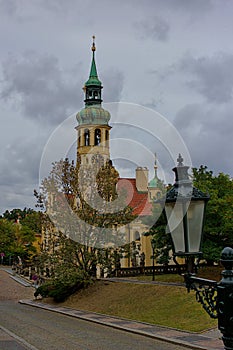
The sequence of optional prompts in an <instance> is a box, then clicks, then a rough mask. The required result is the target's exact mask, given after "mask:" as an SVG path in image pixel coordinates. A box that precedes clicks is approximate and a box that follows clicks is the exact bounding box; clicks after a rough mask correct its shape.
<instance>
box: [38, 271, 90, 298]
mask: <svg viewBox="0 0 233 350" xmlns="http://www.w3.org/2000/svg"><path fill="white" fill-rule="evenodd" d="M60 272H61V273H60V274H58V273H57V274H56V277H55V278H53V279H52V280H51V281H50V282H46V283H44V284H42V285H41V286H40V287H38V288H37V290H36V291H35V293H34V296H35V297H37V296H38V295H41V296H42V298H47V297H52V298H53V299H54V301H56V302H63V301H65V300H66V299H67V298H68V297H69V296H70V295H72V294H73V293H75V292H77V291H78V290H80V289H83V288H86V287H87V286H88V285H89V284H90V283H91V279H90V277H89V276H88V275H86V274H85V273H83V272H82V271H78V270H75V269H73V270H72V269H71V270H70V269H68V270H67V271H64V269H63V271H60Z"/></svg>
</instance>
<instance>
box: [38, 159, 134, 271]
mask: <svg viewBox="0 0 233 350" xmlns="http://www.w3.org/2000/svg"><path fill="white" fill-rule="evenodd" d="M95 171H96V170H95V169H94V173H91V170H90V169H89V171H86V169H85V168H80V165H79V164H78V165H77V166H75V165H74V162H69V160H68V159H65V160H61V161H59V162H55V163H54V164H53V167H52V170H51V173H50V175H49V177H48V178H45V179H44V180H43V182H42V185H41V188H40V192H39V193H36V196H37V199H38V202H39V205H41V203H42V204H44V207H45V208H46V215H48V216H49V220H50V221H51V222H52V223H53V224H54V228H55V229H54V232H55V231H57V234H58V235H59V233H62V234H63V239H62V244H61V245H60V246H59V249H57V252H56V254H60V257H59V258H58V261H59V259H61V254H62V257H63V258H62V261H63V263H64V259H65V258H64V257H65V256H68V258H67V259H65V260H66V261H68V260H70V261H72V264H73V265H75V266H76V267H77V268H79V269H82V270H83V271H85V272H86V273H88V274H90V275H91V274H93V271H94V270H95V266H96V263H97V258H98V256H99V255H98V254H97V253H98V250H99V249H103V248H104V246H105V245H106V242H107V244H108V245H109V246H110V245H111V246H112V247H114V246H118V245H121V240H122V235H121V233H120V228H121V226H122V225H125V224H127V223H128V222H130V221H131V220H132V219H133V218H134V216H133V215H132V209H131V208H129V207H126V208H124V207H123V206H122V203H121V200H118V198H117V193H116V188H115V187H116V182H117V180H118V176H119V175H118V172H117V171H116V170H115V168H114V167H113V166H112V164H111V163H110V162H109V163H108V164H106V165H105V166H103V167H101V168H100V169H98V171H96V172H95ZM94 177H95V179H94V180H95V181H93V178H94ZM113 201H114V202H113ZM110 203H111V205H110ZM61 247H62V248H61ZM60 261H61V260H60Z"/></svg>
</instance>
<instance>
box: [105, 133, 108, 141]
mask: <svg viewBox="0 0 233 350" xmlns="http://www.w3.org/2000/svg"><path fill="white" fill-rule="evenodd" d="M108 138H109V132H108V130H106V131H105V140H106V141H108Z"/></svg>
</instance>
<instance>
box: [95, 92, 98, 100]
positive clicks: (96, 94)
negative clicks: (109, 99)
mask: <svg viewBox="0 0 233 350" xmlns="http://www.w3.org/2000/svg"><path fill="white" fill-rule="evenodd" d="M97 98H98V91H94V99H95V100H96V99H97Z"/></svg>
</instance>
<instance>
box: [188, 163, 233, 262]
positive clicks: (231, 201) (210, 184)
mask: <svg viewBox="0 0 233 350" xmlns="http://www.w3.org/2000/svg"><path fill="white" fill-rule="evenodd" d="M193 180H194V186H196V187H198V188H199V189H200V190H202V191H203V192H208V193H209V195H210V200H209V202H208V204H207V208H206V215H205V224H204V234H203V253H204V258H205V259H206V260H207V261H208V262H209V263H210V264H212V263H213V262H214V261H218V260H219V257H220V253H221V250H222V249H223V248H224V246H227V245H229V246H232V245H233V216H232V212H233V181H232V178H231V177H230V176H229V175H227V174H224V173H219V174H218V175H216V176H214V175H213V172H212V171H209V170H208V168H207V167H206V166H201V167H200V168H199V169H197V168H194V169H193Z"/></svg>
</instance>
